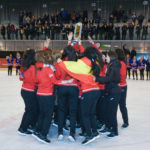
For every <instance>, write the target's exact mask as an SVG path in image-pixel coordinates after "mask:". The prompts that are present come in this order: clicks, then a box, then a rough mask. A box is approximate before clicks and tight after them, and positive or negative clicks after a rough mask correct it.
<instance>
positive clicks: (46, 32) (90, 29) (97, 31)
mask: <svg viewBox="0 0 150 150" xmlns="http://www.w3.org/2000/svg"><path fill="white" fill-rule="evenodd" d="M77 22H82V23H83V29H82V39H84V40H86V39H87V37H88V35H90V36H91V37H92V38H93V39H95V40H126V39H129V40H133V39H136V40H147V39H148V28H149V26H148V23H146V22H144V16H143V15H142V14H140V15H138V16H137V15H136V13H135V12H133V13H132V14H131V15H130V17H129V16H127V15H126V13H125V11H124V9H123V8H122V7H120V9H119V10H113V11H112V13H111V14H110V16H109V18H108V19H106V18H102V17H101V15H100V12H99V11H98V10H97V9H96V8H95V9H94V10H93V16H92V17H89V14H88V11H87V10H82V11H73V12H72V13H70V12H68V11H66V10H61V11H60V12H56V13H52V14H49V13H45V14H44V15H43V16H39V17H37V18H36V17H35V16H33V15H32V12H26V11H20V12H19V22H18V25H14V24H8V25H1V37H2V39H4V40H5V39H8V40H14V39H16V40H18V39H20V40H23V39H24V40H45V39H46V37H49V38H51V39H52V40H66V39H67V34H68V33H69V32H73V31H74V25H75V23H77Z"/></svg>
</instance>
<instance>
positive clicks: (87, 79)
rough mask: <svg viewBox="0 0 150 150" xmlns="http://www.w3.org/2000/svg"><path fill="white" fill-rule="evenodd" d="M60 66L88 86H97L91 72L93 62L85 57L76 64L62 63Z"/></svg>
mask: <svg viewBox="0 0 150 150" xmlns="http://www.w3.org/2000/svg"><path fill="white" fill-rule="evenodd" d="M59 65H60V67H62V68H63V69H64V70H65V71H66V72H67V73H68V74H69V75H70V76H72V77H73V78H75V79H77V80H79V81H81V82H84V83H86V84H92V85H96V84H97V83H96V82H94V76H93V75H92V72H91V68H92V67H91V61H90V60H89V59H88V58H86V57H84V58H82V59H78V60H77V61H76V62H75V61H62V62H60V64H59Z"/></svg>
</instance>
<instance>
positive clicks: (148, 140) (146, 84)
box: [0, 71, 150, 150]
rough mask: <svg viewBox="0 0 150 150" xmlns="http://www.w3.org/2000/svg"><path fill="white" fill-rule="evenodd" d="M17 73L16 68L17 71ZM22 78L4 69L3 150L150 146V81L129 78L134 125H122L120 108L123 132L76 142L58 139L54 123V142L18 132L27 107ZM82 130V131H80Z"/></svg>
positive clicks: (0, 105) (0, 90) (135, 149)
mask: <svg viewBox="0 0 150 150" xmlns="http://www.w3.org/2000/svg"><path fill="white" fill-rule="evenodd" d="M13 74H15V72H13ZM20 88H21V82H20V81H19V79H18V77H16V76H15V75H13V76H11V77H10V76H9V77H8V76H7V72H6V71H0V150H84V149H86V150H87V149H90V150H107V149H108V150H150V81H146V80H145V81H140V80H138V81H136V80H130V81H128V95H127V107H128V111H129V123H130V126H129V127H128V128H127V129H122V128H121V125H122V119H121V115H120V111H118V126H119V136H118V137H115V138H112V139H109V138H107V137H106V136H105V135H101V137H100V138H99V139H97V140H96V141H95V142H93V143H91V144H89V145H86V146H82V145H81V144H80V143H81V141H82V140H83V139H82V138H79V137H77V142H76V143H70V142H69V141H68V140H67V135H68V133H67V132H65V140H64V141H62V142H58V141H57V128H56V127H53V126H52V127H51V130H50V133H49V138H50V139H51V144H50V145H44V144H41V143H39V142H38V141H36V140H35V139H34V138H33V137H32V136H28V137H24V136H20V135H18V134H17V129H18V126H19V124H20V120H21V117H22V114H23V111H24V103H23V100H22V98H21V96H20ZM77 132H78V131H77Z"/></svg>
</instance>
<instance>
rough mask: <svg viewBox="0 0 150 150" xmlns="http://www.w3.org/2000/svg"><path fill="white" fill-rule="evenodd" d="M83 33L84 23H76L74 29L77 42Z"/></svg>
mask: <svg viewBox="0 0 150 150" xmlns="http://www.w3.org/2000/svg"><path fill="white" fill-rule="evenodd" d="M81 33H82V23H81V22H79V23H76V24H75V29H74V40H75V41H76V42H77V41H79V40H80V39H81Z"/></svg>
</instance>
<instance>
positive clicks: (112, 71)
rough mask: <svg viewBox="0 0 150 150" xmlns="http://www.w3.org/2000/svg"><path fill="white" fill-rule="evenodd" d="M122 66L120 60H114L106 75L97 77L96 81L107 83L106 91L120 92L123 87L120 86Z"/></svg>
mask: <svg viewBox="0 0 150 150" xmlns="http://www.w3.org/2000/svg"><path fill="white" fill-rule="evenodd" d="M120 68H121V64H120V62H119V61H118V60H112V61H111V62H110V64H109V65H108V67H107V73H106V76H105V77H100V76H99V77H96V82H101V83H106V88H105V90H106V93H120V92H121V89H120V87H119V86H118V84H119V83H120V80H121V77H120Z"/></svg>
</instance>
